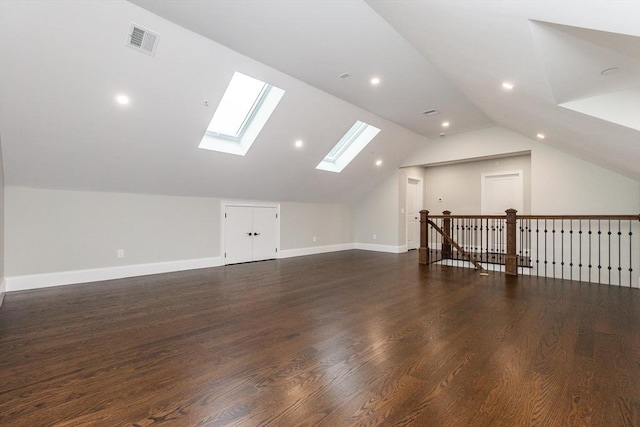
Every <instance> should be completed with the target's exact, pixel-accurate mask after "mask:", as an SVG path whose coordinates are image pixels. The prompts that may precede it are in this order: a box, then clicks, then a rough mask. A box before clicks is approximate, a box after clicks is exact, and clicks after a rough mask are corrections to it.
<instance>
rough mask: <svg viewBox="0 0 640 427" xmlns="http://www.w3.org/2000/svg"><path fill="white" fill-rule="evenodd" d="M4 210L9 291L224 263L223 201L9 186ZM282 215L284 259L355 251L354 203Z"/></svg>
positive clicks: (286, 207)
mask: <svg viewBox="0 0 640 427" xmlns="http://www.w3.org/2000/svg"><path fill="white" fill-rule="evenodd" d="M5 208H6V210H5V212H6V223H5V227H4V230H5V234H6V240H5V248H6V251H5V254H6V274H7V277H8V283H9V290H17V289H26V288H29V287H41V286H53V285H57V284H67V283H78V282H84V281H91V280H103V279H110V278H117V277H127V276H134V275H140V274H151V273H158V272H164V271H176V270H184V269H189V268H201V267H212V266H218V265H222V264H223V263H224V262H223V259H222V258H221V257H220V255H221V227H222V224H221V215H220V214H221V200H220V199H215V198H197V197H177V196H158V195H142V194H128V193H106V192H88V191H66V190H50V189H35V188H26V187H7V189H6V205H5ZM280 213H281V223H280V231H281V240H280V242H281V243H280V246H281V256H284V257H286V256H296V255H305V254H308V253H319V252H326V251H332V250H341V249H350V248H353V247H354V244H353V241H354V240H353V239H354V231H353V224H352V219H353V215H352V210H351V208H350V207H349V206H348V205H340V204H311V203H288V202H283V203H281V204H280ZM313 236H316V242H313ZM118 249H123V250H124V254H125V256H124V258H117V256H116V255H117V250H118Z"/></svg>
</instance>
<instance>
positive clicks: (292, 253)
mask: <svg viewBox="0 0 640 427" xmlns="http://www.w3.org/2000/svg"><path fill="white" fill-rule="evenodd" d="M355 248H356V245H355V243H342V244H338V245H326V246H311V247H308V248H298V249H285V250H282V251H280V253H279V256H278V258H291V257H296V256H306V255H316V254H324V253H327V252H338V251H346V250H349V249H355Z"/></svg>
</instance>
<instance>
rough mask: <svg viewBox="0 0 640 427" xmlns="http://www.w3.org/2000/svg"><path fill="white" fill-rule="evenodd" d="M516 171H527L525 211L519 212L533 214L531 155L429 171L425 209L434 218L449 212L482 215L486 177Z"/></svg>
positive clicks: (524, 192) (430, 169) (524, 173)
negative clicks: (484, 180) (483, 184)
mask: <svg viewBox="0 0 640 427" xmlns="http://www.w3.org/2000/svg"><path fill="white" fill-rule="evenodd" d="M516 170H522V171H523V187H524V188H523V197H524V206H523V207H524V210H523V211H522V212H519V213H520V214H530V213H531V156H530V155H528V154H527V155H519V156H514V157H505V158H498V159H486V160H477V161H471V162H464V163H454V164H446V165H441V166H430V167H428V168H425V172H424V175H425V181H426V188H425V209H427V210H428V211H429V212H430V213H431V214H433V215H441V214H442V211H445V210H449V211H451V212H452V213H453V214H457V215H474V214H479V213H480V210H481V202H482V200H481V179H482V174H484V173H498V172H511V171H516ZM440 198H441V199H442V200H441V201H440V200H439V199H440Z"/></svg>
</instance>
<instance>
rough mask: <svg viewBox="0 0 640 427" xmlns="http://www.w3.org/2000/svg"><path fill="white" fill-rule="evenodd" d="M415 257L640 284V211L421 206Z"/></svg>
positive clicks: (479, 267) (424, 261)
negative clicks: (488, 211)
mask: <svg viewBox="0 0 640 427" xmlns="http://www.w3.org/2000/svg"><path fill="white" fill-rule="evenodd" d="M454 249H455V250H454ZM419 262H420V263H421V264H433V263H439V264H447V265H453V266H459V267H465V266H466V267H470V266H471V265H472V266H473V267H474V268H475V269H477V270H492V271H503V272H504V273H505V274H507V275H513V276H516V275H518V274H528V275H536V276H545V277H553V278H560V279H569V280H578V281H584V282H591V283H606V284H611V285H618V286H629V287H636V286H638V287H640V277H638V273H637V272H638V270H639V269H638V265H640V215H517V211H516V210H515V209H508V210H507V211H506V212H505V215H452V214H451V212H450V211H444V212H443V213H442V215H429V211H427V210H423V211H421V212H420V248H419ZM634 271H635V273H634ZM634 274H635V275H634Z"/></svg>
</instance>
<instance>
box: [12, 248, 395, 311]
mask: <svg viewBox="0 0 640 427" xmlns="http://www.w3.org/2000/svg"><path fill="white" fill-rule="evenodd" d="M349 249H362V250H366V251H376V252H389V253H401V252H406V251H407V246H406V245H404V246H392V245H374V244H369V243H342V244H337V245H326V246H311V247H308V248H298V249H286V250H283V251H280V253H279V254H278V258H291V257H298V256H305V255H315V254H321V253H327V252H337V251H345V250H349ZM223 265H224V258H222V257H214V258H199V259H188V260H182V261H169V262H158V263H151V264H135V265H124V266H118V267H106V268H94V269H89V270H74V271H61V272H55V273H44V274H30V275H24V276H11V277H7V278H5V279H4V280H3V281H2V285H1V287H0V292H1V293H0V304H1V303H2V297H3V296H4V292H5V291H6V292H12V291H24V290H27V289H37V288H48V287H52V286H62V285H73V284H76V283H88V282H99V281H102V280H113V279H122V278H125V277H135V276H146V275H149V274H160V273H169V272H172V271H184V270H195V269H198V268H209V267H220V266H223Z"/></svg>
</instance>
